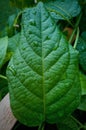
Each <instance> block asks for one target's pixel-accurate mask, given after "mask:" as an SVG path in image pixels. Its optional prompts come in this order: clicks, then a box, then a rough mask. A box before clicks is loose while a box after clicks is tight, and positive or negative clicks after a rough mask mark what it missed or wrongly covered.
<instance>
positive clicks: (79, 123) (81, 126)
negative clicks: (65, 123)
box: [71, 116, 84, 128]
mask: <svg viewBox="0 0 86 130" xmlns="http://www.w3.org/2000/svg"><path fill="white" fill-rule="evenodd" d="M71 118H72V119H73V120H74V121H75V122H76V123H77V124H78V125H79V126H80V128H84V125H83V124H82V123H81V122H79V121H78V120H77V119H76V118H75V117H74V116H71Z"/></svg>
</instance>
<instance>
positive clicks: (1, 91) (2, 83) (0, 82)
mask: <svg viewBox="0 0 86 130" xmlns="http://www.w3.org/2000/svg"><path fill="white" fill-rule="evenodd" d="M7 93H8V82H7V80H5V79H3V78H1V77H0V100H1V99H2V98H3V97H4V96H5V95H6V94H7Z"/></svg>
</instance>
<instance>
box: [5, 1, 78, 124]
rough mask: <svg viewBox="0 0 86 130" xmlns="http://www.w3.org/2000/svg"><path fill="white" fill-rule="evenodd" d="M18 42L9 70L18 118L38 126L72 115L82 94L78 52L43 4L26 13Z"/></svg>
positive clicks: (11, 94)
mask: <svg viewBox="0 0 86 130" xmlns="http://www.w3.org/2000/svg"><path fill="white" fill-rule="evenodd" d="M19 42H20V44H19V46H18V48H17V50H16V52H15V54H14V55H13V57H12V59H11V61H10V63H9V66H8V69H7V77H8V81H9V91H10V100H11V107H12V111H13V113H14V115H15V116H16V118H17V119H18V120H19V121H20V122H22V123H24V124H26V125H28V126H37V125H39V124H41V123H42V122H48V123H55V122H58V120H61V119H63V118H65V116H68V115H70V114H71V113H72V112H73V111H74V110H75V109H76V108H77V106H78V105H79V102H80V95H81V90H80V81H79V73H78V52H77V51H76V50H74V49H73V48H72V46H71V45H69V44H68V43H67V41H66V39H65V37H64V36H63V34H62V33H61V32H60V31H59V29H58V28H57V25H56V23H55V22H54V21H53V19H52V18H51V16H50V15H49V13H48V12H47V10H46V9H45V8H44V5H43V4H42V3H39V4H38V5H37V7H34V8H30V9H26V10H25V11H24V12H23V16H22V29H21V35H20V39H19Z"/></svg>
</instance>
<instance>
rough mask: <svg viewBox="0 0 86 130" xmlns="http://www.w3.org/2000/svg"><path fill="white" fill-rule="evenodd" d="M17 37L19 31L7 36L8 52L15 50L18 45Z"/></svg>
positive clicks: (18, 36)
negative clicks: (9, 36)
mask: <svg viewBox="0 0 86 130" xmlns="http://www.w3.org/2000/svg"><path fill="white" fill-rule="evenodd" d="M19 38H20V33H18V34H16V35H14V36H13V37H11V38H9V42H8V52H12V53H13V52H15V50H16V48H17V47H18V45H19Z"/></svg>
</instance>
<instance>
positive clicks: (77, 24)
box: [69, 13, 82, 43]
mask: <svg viewBox="0 0 86 130" xmlns="http://www.w3.org/2000/svg"><path fill="white" fill-rule="evenodd" d="M81 17H82V13H80V15H79V17H78V18H77V22H76V24H75V29H74V30H73V33H72V35H71V37H70V39H69V43H71V42H72V39H73V37H74V35H75V33H76V31H77V35H79V29H77V28H78V26H79V23H80V20H81ZM77 40H78V39H77Z"/></svg>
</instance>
